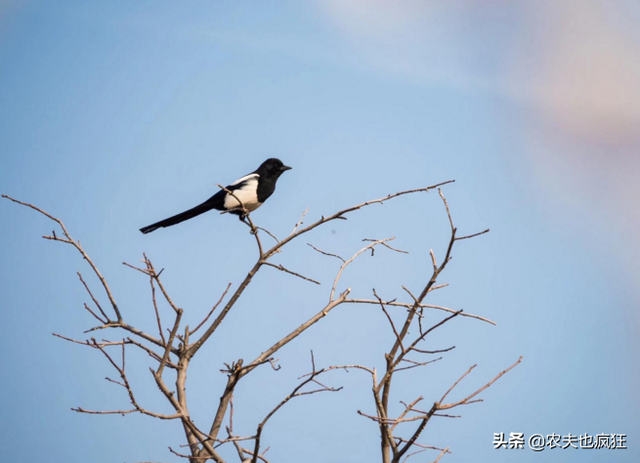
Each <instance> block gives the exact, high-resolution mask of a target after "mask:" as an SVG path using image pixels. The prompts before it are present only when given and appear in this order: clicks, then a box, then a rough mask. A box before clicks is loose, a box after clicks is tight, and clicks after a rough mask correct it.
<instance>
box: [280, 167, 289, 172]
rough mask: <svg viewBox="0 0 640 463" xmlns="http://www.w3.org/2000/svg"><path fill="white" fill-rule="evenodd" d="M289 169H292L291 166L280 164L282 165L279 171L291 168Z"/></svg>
mask: <svg viewBox="0 0 640 463" xmlns="http://www.w3.org/2000/svg"><path fill="white" fill-rule="evenodd" d="M291 169H292V168H291V167H289V166H282V167H280V172H284V171H286V170H291Z"/></svg>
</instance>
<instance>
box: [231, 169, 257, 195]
mask: <svg viewBox="0 0 640 463" xmlns="http://www.w3.org/2000/svg"><path fill="white" fill-rule="evenodd" d="M259 178H260V176H259V175H258V174H256V173H252V174H249V175H245V176H244V177H242V178H239V179H238V180H236V181H235V182H233V183H232V184H231V185H229V186H228V187H227V190H229V191H233V190H237V189H239V188H242V187H243V186H244V185H245V184H246V183H247V182H249V181H252V180H255V181H256V182H257V181H258V179H259Z"/></svg>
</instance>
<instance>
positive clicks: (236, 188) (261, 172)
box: [140, 158, 291, 234]
mask: <svg viewBox="0 0 640 463" xmlns="http://www.w3.org/2000/svg"><path fill="white" fill-rule="evenodd" d="M289 169H291V167H289V166H285V165H284V164H283V163H282V161H281V160H280V159H276V158H269V159H267V160H266V161H264V162H263V163H262V164H261V165H260V167H258V168H257V169H256V170H255V171H254V172H252V173H250V174H249V175H245V176H244V177H242V178H240V179H238V180H236V181H235V182H233V183H232V184H231V185H229V186H227V187H226V188H224V189H221V190H220V191H218V192H217V193H216V194H215V195H213V196H212V197H211V198H209V199H207V200H206V201H205V202H203V203H202V204H199V205H198V206H196V207H194V208H191V209H189V210H188V211H184V212H182V213H180V214H177V215H174V216H173V217H169V218H168V219H164V220H161V221H160V222H156V223H154V224H151V225H147V226H146V227H143V228H141V229H140V231H141V232H142V233H145V234H146V233H151V232H152V231H155V230H157V229H158V228H165V227H170V226H172V225H175V224H178V223H180V222H184V221H185V220H189V219H192V218H193V217H196V216H198V215H200V214H203V213H205V212H207V211H210V210H211V209H217V210H219V211H224V212H230V213H231V214H236V215H239V216H240V219H243V218H244V216H245V215H246V213H248V212H253V211H255V210H256V209H257V208H259V207H260V206H262V203H264V202H265V201H266V200H267V198H268V197H269V196H271V195H272V194H273V192H274V191H275V189H276V182H277V181H278V178H280V175H282V173H283V172H285V171H287V170H289Z"/></svg>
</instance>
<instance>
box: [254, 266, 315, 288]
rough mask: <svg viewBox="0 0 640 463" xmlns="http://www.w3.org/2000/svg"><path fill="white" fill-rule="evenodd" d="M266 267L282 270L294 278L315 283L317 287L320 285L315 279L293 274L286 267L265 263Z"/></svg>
mask: <svg viewBox="0 0 640 463" xmlns="http://www.w3.org/2000/svg"><path fill="white" fill-rule="evenodd" d="M264 265H267V266H269V267H273V268H275V269H278V270H280V271H281V272H285V273H288V274H289V275H293V276H295V277H298V278H301V279H303V280H305V281H310V282H311V283H315V284H317V285H319V284H320V282H319V281H317V280H314V279H313V278H309V277H306V276H304V275H300V274H299V273H296V272H292V271H291V270H289V269H288V268H286V267H284V266H283V265H282V264H277V265H276V264H272V263H271V262H264Z"/></svg>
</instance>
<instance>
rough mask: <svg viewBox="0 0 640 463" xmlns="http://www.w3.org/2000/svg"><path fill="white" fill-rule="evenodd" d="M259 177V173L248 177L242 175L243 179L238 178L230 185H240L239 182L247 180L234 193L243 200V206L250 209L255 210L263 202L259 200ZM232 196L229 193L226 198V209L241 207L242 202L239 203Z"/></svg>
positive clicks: (250, 210)
mask: <svg viewBox="0 0 640 463" xmlns="http://www.w3.org/2000/svg"><path fill="white" fill-rule="evenodd" d="M258 178H260V176H259V175H258V174H250V175H247V176H246V177H242V178H241V179H238V180H236V181H235V182H233V183H232V184H231V185H229V186H234V185H238V184H239V183H242V182H245V184H244V185H242V187H241V188H238V189H237V190H233V191H232V192H233V194H234V195H235V196H236V198H238V199H239V200H240V201H242V204H243V206H244V207H245V208H246V209H247V210H248V211H249V212H252V211H255V210H256V209H257V208H259V207H260V206H261V205H262V203H259V202H258ZM236 198H234V197H233V196H231V195H230V194H229V193H227V195H226V196H225V198H224V208H225V209H226V210H230V209H236V208H239V207H240V203H238V199H236Z"/></svg>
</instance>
